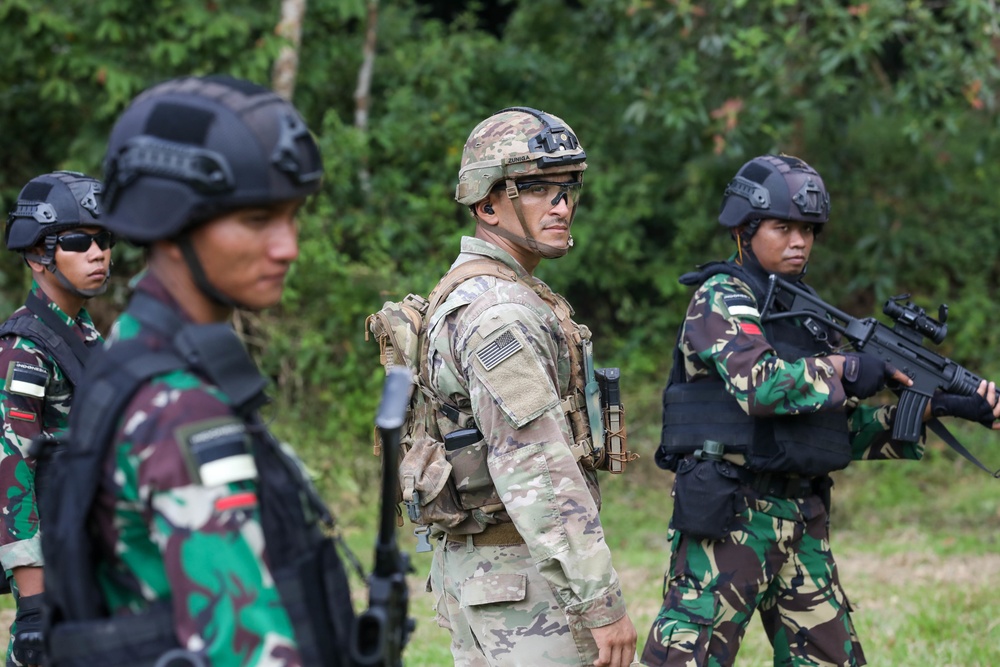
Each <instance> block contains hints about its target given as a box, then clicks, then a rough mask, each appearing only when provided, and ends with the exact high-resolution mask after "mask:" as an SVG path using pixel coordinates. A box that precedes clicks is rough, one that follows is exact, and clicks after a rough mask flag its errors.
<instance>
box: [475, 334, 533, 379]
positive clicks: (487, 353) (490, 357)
mask: <svg viewBox="0 0 1000 667" xmlns="http://www.w3.org/2000/svg"><path fill="white" fill-rule="evenodd" d="M521 347H522V346H521V341H519V340H518V339H517V337H516V336H514V333H513V332H512V331H511V330H510V329H507V330H506V331H504V332H503V333H501V334H500V335H499V336H497V337H496V339H494V340H493V341H492V342H490V343H487V344H485V345H482V346H480V348H479V349H478V350H476V356H477V357H479V362H480V363H481V364H482V365H483V370H487V371H491V370H493V369H494V368H496V367H497V366H499V365H500V364H501V363H503V362H504V361H506V360H507V359H510V358H511V357H513V356H514V355H515V354H516V353H517V351H518V350H520V349H521Z"/></svg>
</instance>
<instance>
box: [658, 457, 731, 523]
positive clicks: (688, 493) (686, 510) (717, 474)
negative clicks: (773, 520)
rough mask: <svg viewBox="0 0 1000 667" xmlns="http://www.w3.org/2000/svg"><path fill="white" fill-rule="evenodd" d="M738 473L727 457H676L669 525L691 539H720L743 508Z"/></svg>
mask: <svg viewBox="0 0 1000 667" xmlns="http://www.w3.org/2000/svg"><path fill="white" fill-rule="evenodd" d="M741 484H742V483H741V480H740V475H739V473H738V472H737V467H736V466H735V465H733V464H732V463H730V462H729V461H724V460H723V461H716V460H711V459H708V460H698V459H696V458H694V457H692V456H689V457H686V458H684V459H683V460H681V461H680V463H679V464H678V466H677V476H676V477H675V478H674V494H673V495H674V515H673V519H672V521H671V525H672V526H673V528H674V530H678V531H680V532H681V533H683V534H684V535H687V536H688V537H690V538H691V539H695V540H721V539H723V538H725V537H726V536H727V535H729V533H730V532H731V531H732V530H733V528H734V527H735V524H736V516H737V515H738V514H739V513H740V512H741V511H743V509H745V501H744V500H743V494H741V493H740V486H741Z"/></svg>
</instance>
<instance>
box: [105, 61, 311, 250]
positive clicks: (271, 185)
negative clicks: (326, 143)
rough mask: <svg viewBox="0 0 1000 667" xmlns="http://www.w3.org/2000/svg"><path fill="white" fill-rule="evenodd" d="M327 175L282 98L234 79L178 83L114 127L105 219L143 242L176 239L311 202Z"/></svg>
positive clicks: (136, 105)
mask: <svg viewBox="0 0 1000 667" xmlns="http://www.w3.org/2000/svg"><path fill="white" fill-rule="evenodd" d="M322 175H323V164H322V162H321V160H320V153H319V148H318V147H317V145H316V142H315V140H314V139H313V137H312V135H311V134H310V132H309V128H308V127H306V124H305V122H304V121H303V120H302V117H301V116H300V115H299V113H298V111H296V109H295V108H294V107H293V106H292V105H291V104H290V103H289V102H287V101H286V100H284V99H283V98H281V97H280V96H278V95H277V94H275V93H274V92H272V91H270V90H268V89H267V88H264V87H263V86H259V85H257V84H255V83H251V82H250V81H244V80H242V79H235V78H232V77H228V76H208V77H186V78H180V79H173V80H170V81H166V82H164V83H161V84H159V85H156V86H154V87H152V88H150V89H148V90H146V91H145V92H143V93H141V94H139V96H138V97H136V98H135V99H134V100H133V101H132V103H131V104H130V105H129V107H128V108H127V109H126V110H125V111H124V112H123V113H122V115H121V116H120V117H119V118H118V121H117V122H116V123H115V127H114V129H113V130H112V132H111V137H110V139H109V141H108V151H107V155H106V157H105V160H104V186H105V194H104V199H103V204H104V208H105V218H106V222H107V225H108V227H109V228H110V229H111V230H112V231H114V232H115V233H116V234H119V235H120V236H122V237H123V238H126V239H128V240H130V241H133V242H135V243H140V244H142V243H149V242H151V241H156V240H160V239H171V238H174V237H178V236H180V235H182V233H183V232H186V231H188V230H189V229H190V228H192V227H194V226H196V225H198V224H200V223H203V222H206V221H208V220H209V219H211V218H213V217H216V216H218V215H221V214H223V213H226V212H228V211H231V210H234V209H238V208H243V207H247V206H260V205H267V204H272V203H277V202H280V201H287V200H294V199H299V198H303V197H305V196H307V195H310V194H312V193H314V192H316V191H317V190H318V189H319V185H320V177H321V176H322Z"/></svg>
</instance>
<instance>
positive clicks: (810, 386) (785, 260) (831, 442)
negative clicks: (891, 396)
mask: <svg viewBox="0 0 1000 667" xmlns="http://www.w3.org/2000/svg"><path fill="white" fill-rule="evenodd" d="M829 209H830V200H829V196H828V195H827V192H826V188H825V186H824V184H823V181H822V179H821V178H820V176H819V174H818V173H816V171H815V170H813V169H812V168H811V167H810V166H809V165H807V164H806V163H805V162H803V161H801V160H799V159H798V158H795V157H791V156H786V155H781V156H774V155H765V156H761V157H757V158H754V159H753V160H750V161H749V162H747V163H746V164H745V165H743V167H742V168H741V169H740V171H739V172H738V174H737V175H736V177H735V178H734V179H733V180H732V181H731V182H730V184H729V186H728V187H727V189H726V193H725V196H724V199H723V206H722V211H721V214H720V215H719V222H720V223H722V225H724V226H725V227H727V228H729V229H730V230H731V233H732V235H733V238H734V239H735V240H736V242H737V252H736V254H734V255H733V256H732V257H731V258H730V259H729V260H728V261H727V262H715V263H711V264H707V265H704V266H702V267H700V270H699V271H698V272H695V273H691V274H686V275H684V276H682V277H681V282H682V283H683V284H685V285H690V286H695V287H697V290H696V291H695V294H694V296H693V297H692V299H691V304H690V306H689V308H688V311H687V317H686V319H685V321H684V324H683V326H682V327H681V331H680V334H679V337H678V346H677V347H676V348H675V350H674V362H673V370H672V372H671V376H670V382H669V384H668V386H667V389H666V391H665V392H664V399H663V400H664V417H663V420H664V421H663V434H662V441H661V445H660V449H659V451H658V452H657V463H658V464H659V465H660V466H661V467H663V468H666V469H669V470H673V471H675V473H676V477H675V481H674V490H673V496H674V513H673V517H672V519H671V527H670V532H669V540H670V545H671V557H670V567H669V569H668V571H667V573H666V576H665V578H664V601H663V607H662V609H661V610H660V613H659V614H658V615H657V617H656V619H655V620H654V622H653V625H652V628H651V630H650V633H649V637H648V639H647V642H646V645H645V648H644V651H643V655H642V663H643V664H645V665H669V666H671V667H680V666H682V665H683V666H691V665H706V666H712V667H719V666H721V665H732V664H733V663H734V662H735V659H736V654H737V651H738V650H739V645H740V641H741V640H742V638H743V634H744V631H745V629H746V626H747V624H748V623H749V621H750V619H751V618H752V616H753V614H754V611H755V610H757V609H759V610H760V615H761V620H762V621H763V624H764V627H765V629H766V631H767V635H768V637H769V638H770V641H771V644H772V646H773V647H774V664H775V665H863V664H865V658H864V654H863V652H862V650H861V646H860V644H859V642H858V637H857V635H856V633H855V631H854V626H853V624H852V622H851V616H850V605H849V603H848V601H847V597H846V596H845V594H844V591H843V590H842V588H841V586H840V581H839V577H838V574H837V568H836V564H835V562H834V558H833V554H832V552H831V550H830V544H829V532H828V516H829V515H828V512H829V501H830V496H829V491H830V488H831V486H832V482H831V480H830V477H829V473H830V472H832V471H834V470H837V469H840V468H843V467H845V466H846V465H847V464H848V463H849V462H850V461H851V460H884V459H919V458H920V457H921V456H922V454H923V444H922V443H903V442H898V441H893V440H892V439H891V425H892V422H893V418H894V415H895V410H896V406H894V405H881V406H869V405H862V404H859V401H858V399H861V398H866V397H868V396H871V395H874V394H875V393H876V392H877V391H878V390H879V389H881V388H882V387H883V386H884V383H885V381H886V379H887V378H892V379H895V380H897V381H899V382H901V383H903V384H905V385H907V386H908V385H910V384H911V381H910V380H909V379H908V378H907V377H906V376H905V375H903V374H902V373H900V372H898V371H896V370H894V369H892V368H890V367H888V366H887V365H886V364H885V363H884V362H882V361H881V360H879V359H878V358H876V357H874V356H871V355H867V354H858V353H841V354H835V353H833V348H832V343H833V342H834V340H835V337H836V332H834V331H832V330H830V329H828V328H827V327H825V326H823V325H822V323H817V322H815V321H814V320H809V321H807V322H801V321H799V320H794V321H792V320H789V319H783V320H772V321H770V322H768V323H767V324H763V323H762V322H761V319H760V312H759V308H760V306H761V304H762V303H763V301H764V295H765V291H766V286H767V278H768V275H769V274H772V273H775V274H779V275H781V276H782V277H783V278H785V279H786V280H791V281H800V280H801V279H802V277H803V276H804V275H805V273H806V266H807V262H808V260H809V254H810V251H811V249H812V245H813V240H814V238H815V235H816V234H817V233H818V232H819V231H820V230H821V229H822V225H823V224H824V223H826V221H827V219H828V216H829ZM803 286H804V285H803ZM931 410H932V411H933V413H934V415H936V416H942V415H951V416H957V417H962V418H965V419H969V420H972V421H979V422H981V423H983V424H984V425H988V426H991V427H993V428H996V424H995V419H996V417H997V416H998V415H1000V404H998V401H997V393H996V388H995V386H994V384H993V383H988V384H987V383H986V382H985V381H984V382H983V383H982V385H981V386H980V387H979V394H978V395H974V396H971V397H961V396H956V395H953V394H938V395H936V396H935V397H934V398H933V399H932V401H931ZM931 410H929V411H928V414H927V415H925V419H926V418H929V417H930V412H931Z"/></svg>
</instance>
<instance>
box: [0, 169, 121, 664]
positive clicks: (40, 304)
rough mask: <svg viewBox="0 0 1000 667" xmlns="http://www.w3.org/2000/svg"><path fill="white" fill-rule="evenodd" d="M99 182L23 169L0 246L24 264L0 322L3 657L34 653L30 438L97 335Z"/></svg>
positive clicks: (36, 471) (67, 402) (37, 546)
mask: <svg viewBox="0 0 1000 667" xmlns="http://www.w3.org/2000/svg"><path fill="white" fill-rule="evenodd" d="M100 192H101V184H100V183H99V182H98V181H96V180H95V179H93V178H90V177H88V176H84V175H83V174H79V173H76V172H69V171H57V172H54V173H51V174H45V175H43V176H38V177H37V178H33V179H31V181H29V182H28V184H27V185H25V186H24V188H23V189H22V190H21V193H20V194H19V195H18V198H17V203H16V204H15V206H14V210H12V211H11V212H10V215H9V216H8V218H7V229H6V234H5V236H6V243H7V249H8V250H12V251H14V252H16V253H19V254H20V255H21V256H22V257H23V258H24V261H25V263H26V264H27V265H28V267H29V268H30V269H31V275H32V283H31V292H30V294H28V298H27V301H26V302H25V304H24V306H22V307H21V308H19V309H18V310H16V311H15V312H14V314H13V315H11V317H10V319H8V320H7V321H6V322H4V323H3V325H0V369H2V371H3V373H5V377H6V380H5V382H4V385H3V387H2V388H0V414H2V415H3V451H2V453H0V488H2V489H3V493H4V498H5V501H4V506H3V507H4V511H3V515H2V519H0V520H2V525H3V530H2V531H0V563H2V564H3V568H4V571H5V573H6V579H7V580H8V582H9V583H10V587H11V589H12V590H13V592H14V596H15V598H16V599H17V618H16V620H15V622H14V625H13V626H12V627H11V642H10V645H9V647H8V650H7V665H35V664H39V663H41V649H42V633H41V630H42V613H41V611H42V595H41V593H42V583H43V582H42V544H41V535H40V534H39V518H38V517H39V512H38V502H37V496H38V495H39V494H37V493H36V490H38V489H40V488H41V486H42V485H43V472H42V469H41V468H42V467H44V464H42V466H39V463H38V462H37V461H36V460H35V458H34V457H33V456H31V454H30V452H29V448H30V445H31V441H32V440H33V439H35V438H39V437H41V438H54V437H58V436H60V435H63V433H64V432H65V430H66V427H67V425H68V422H69V411H70V407H71V406H72V403H73V390H74V388H75V387H76V385H77V383H78V382H79V381H80V377H81V375H82V374H83V367H84V365H85V364H86V363H87V360H88V359H89V357H90V348H91V347H93V346H95V345H97V344H98V343H100V341H101V336H100V334H98V333H97V329H95V328H94V323H93V321H92V320H91V319H90V315H89V314H88V313H87V311H86V309H84V307H83V304H84V303H85V302H86V301H87V300H88V299H90V298H91V297H94V296H97V295H99V294H103V293H104V291H105V290H106V289H107V282H108V276H109V273H110V267H111V246H112V245H114V237H113V236H112V235H111V232H109V231H107V230H106V229H104V225H103V223H102V222H101V220H100V216H101V209H100V202H99V195H100Z"/></svg>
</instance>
